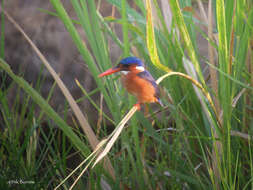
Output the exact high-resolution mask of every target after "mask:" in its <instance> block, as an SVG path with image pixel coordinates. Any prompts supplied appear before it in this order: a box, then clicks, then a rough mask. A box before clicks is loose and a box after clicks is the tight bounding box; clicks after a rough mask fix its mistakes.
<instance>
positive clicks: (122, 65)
mask: <svg viewBox="0 0 253 190" xmlns="http://www.w3.org/2000/svg"><path fill="white" fill-rule="evenodd" d="M144 70H145V68H144V64H143V62H142V61H141V60H140V59H139V58H137V57H127V58H124V59H122V60H121V61H120V62H119V64H118V65H117V66H115V67H113V68H111V69H108V70H107V71H105V72H103V73H101V74H100V75H99V77H103V76H107V75H111V74H113V73H116V72H119V71H121V72H122V73H123V74H127V73H128V72H136V73H139V72H142V71H144Z"/></svg>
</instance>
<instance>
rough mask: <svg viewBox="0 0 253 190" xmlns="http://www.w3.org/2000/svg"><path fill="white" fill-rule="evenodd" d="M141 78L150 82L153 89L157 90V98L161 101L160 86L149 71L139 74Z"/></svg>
mask: <svg viewBox="0 0 253 190" xmlns="http://www.w3.org/2000/svg"><path fill="white" fill-rule="evenodd" d="M137 75H138V76H139V77H141V78H143V79H145V80H147V81H149V82H150V83H151V84H152V85H153V87H154V88H155V96H156V97H157V98H158V99H159V96H160V90H159V87H158V85H157V84H156V82H155V79H154V78H153V77H152V75H151V74H150V73H149V72H148V71H143V72H140V73H138V74H137Z"/></svg>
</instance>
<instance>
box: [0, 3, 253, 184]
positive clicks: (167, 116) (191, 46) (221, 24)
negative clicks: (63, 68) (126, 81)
mask: <svg viewBox="0 0 253 190" xmlns="http://www.w3.org/2000/svg"><path fill="white" fill-rule="evenodd" d="M50 2H51V4H52V5H53V7H54V9H55V12H54V13H51V12H47V13H48V14H52V16H58V17H59V19H61V21H62V22H63V23H64V25H65V27H66V29H67V30H68V32H69V34H70V36H71V37H72V39H73V42H74V43H75V45H76V47H77V48H78V50H79V52H80V54H81V55H82V57H83V60H84V62H85V64H86V65H87V66H88V68H89V71H90V73H91V74H92V75H93V77H94V79H95V81H96V85H97V87H98V89H99V91H100V92H101V94H102V95H103V98H104V101H105V104H106V106H107V107H108V109H109V112H110V114H108V113H104V111H103V109H101V108H102V106H101V105H95V104H96V103H95V102H93V100H92V97H91V96H90V95H89V94H88V93H87V92H85V91H84V96H85V97H87V96H88V98H89V100H90V101H92V103H93V104H94V105H95V107H96V109H98V110H99V111H100V112H103V113H101V115H100V116H99V117H102V122H101V123H100V125H101V126H100V127H101V130H102V133H100V134H101V136H100V137H101V139H102V138H104V137H106V136H108V135H109V134H108V132H107V127H108V124H110V123H113V125H116V124H118V123H122V121H121V119H122V118H123V116H124V115H125V114H126V112H127V111H128V110H130V109H131V107H132V105H133V104H134V101H135V100H134V99H133V97H127V96H126V95H125V94H126V93H125V91H124V89H123V87H122V85H121V84H120V82H119V80H116V79H117V77H114V76H112V77H107V78H105V79H103V80H101V79H99V78H98V74H99V73H100V72H102V71H104V70H106V69H107V68H109V67H111V66H112V65H113V64H114V63H112V62H111V58H110V42H109V39H112V40H113V43H115V44H116V45H117V46H118V48H120V49H121V50H122V52H123V56H129V55H134V56H138V57H140V58H142V59H143V60H144V61H145V64H146V67H147V69H148V70H149V71H150V72H151V73H152V74H153V75H154V76H155V78H158V77H161V76H164V75H166V74H167V73H170V72H172V71H176V72H177V74H175V75H166V76H169V77H167V78H163V79H164V80H163V81H162V82H161V83H160V86H161V87H162V88H163V89H162V91H163V97H162V101H163V103H164V104H165V107H164V108H160V107H154V108H153V107H151V106H150V109H149V110H150V113H149V114H146V115H145V116H144V114H143V113H142V112H137V113H135V115H134V116H132V117H131V120H130V121H129V122H128V123H127V128H125V129H124V130H123V132H122V134H121V136H120V138H119V139H118V140H117V141H116V143H115V144H114V146H113V147H112V148H111V150H110V153H109V158H110V161H109V160H108V159H107V158H106V160H107V161H106V162H104V165H103V166H104V167H103V168H104V169H103V168H101V166H102V164H101V166H99V165H98V166H96V167H95V168H92V169H91V170H90V176H89V177H88V178H85V179H84V178H82V179H81V180H79V186H78V187H79V188H82V187H83V188H84V187H86V183H87V184H88V185H89V187H90V188H91V189H95V188H99V187H98V183H97V182H98V181H100V182H101V181H106V183H108V184H109V185H110V186H111V187H112V189H119V188H123V187H130V188H135V189H183V188H184V189H250V188H253V162H252V156H253V154H252V148H251V147H252V142H251V138H252V126H253V119H252V109H253V107H252V105H253V104H252V103H253V102H252V97H253V96H252V90H253V88H252V83H253V78H252V76H253V71H252V68H253V67H252V59H253V57H252V50H253V48H252V37H253V9H252V6H253V4H252V2H251V1H247V0H243V1H239V0H234V1H224V0H216V1H211V0H209V1H208V2H207V1H205V2H204V3H203V2H201V1H200V0H198V1H191V0H188V1H183V0H175V1H169V4H168V3H165V1H161V2H160V4H158V2H157V0H153V1H151V0H147V1H146V2H145V3H146V5H147V8H145V3H144V1H141V0H137V1H134V2H132V1H131V5H130V1H126V0H123V1H117V0H107V3H109V4H111V5H112V6H113V7H114V8H116V9H117V10H118V12H119V13H120V14H121V17H120V18H116V17H115V16H114V15H111V16H110V17H103V16H102V15H101V14H100V10H99V9H98V8H97V7H99V4H100V3H101V1H98V2H97V4H96V3H95V1H90V0H83V1H78V0H72V1H71V2H70V3H71V4H72V6H73V8H74V10H75V12H76V16H77V20H73V19H71V18H70V17H69V16H68V13H67V12H66V10H65V9H64V6H63V5H62V3H61V1H59V0H51V1H50ZM166 2H167V1H166ZM204 4H205V6H206V7H207V8H208V11H207V12H206V11H203V10H204V9H203V6H204ZM195 5H197V6H195ZM196 7H197V8H196ZM168 15H172V20H171V21H172V22H171V23H169V22H168V20H167V19H168ZM199 15H200V16H199ZM213 19H214V20H213ZM212 20H213V21H212ZM75 24H79V25H80V26H81V27H82V28H83V31H84V32H85V37H86V39H87V41H86V42H85V43H84V42H83V41H82V37H81V36H80V34H79V33H78V32H77V30H76V28H75ZM115 24H117V25H120V26H122V33H123V39H121V38H119V34H118V33H117V32H115V30H114V27H113V25H115ZM203 28H204V29H203ZM199 33H200V34H201V35H202V37H203V38H205V39H206V40H207V41H208V55H205V56H203V55H201V54H200V50H199V44H198V43H199V41H198V37H197V36H198V34H199ZM87 47H89V49H88V48H87ZM1 52H4V51H3V50H1ZM123 56H121V57H119V59H121V58H122V57H123ZM0 66H1V68H2V69H4V70H5V72H7V74H8V75H9V76H11V77H12V79H13V81H14V82H15V83H17V84H18V85H19V87H21V88H22V89H23V90H24V91H25V92H26V93H27V101H26V102H27V103H26V104H23V105H22V106H21V107H20V108H19V109H21V110H22V111H21V114H17V109H18V108H17V107H15V104H14V107H13V108H11V107H9V105H8V104H7V99H6V94H8V89H7V90H2V89H1V91H0V97H1V102H0V103H1V114H2V118H3V119H1V122H3V124H2V125H3V126H5V127H4V132H3V133H2V134H1V138H0V140H1V141H2V143H5V146H2V147H5V148H1V150H0V153H1V157H3V158H5V159H3V161H1V163H0V164H2V165H3V164H6V163H7V165H10V166H15V164H14V163H13V160H11V159H10V158H13V157H12V156H11V157H10V158H8V159H7V157H6V156H10V155H13V154H17V153H18V155H20V156H18V157H17V158H18V162H17V163H21V164H20V165H21V166H22V168H23V169H25V170H26V172H25V174H24V175H26V176H24V178H25V177H28V176H29V177H31V176H36V172H38V171H40V167H36V165H37V162H39V163H42V162H43V163H44V164H46V168H47V169H48V170H50V169H52V168H53V169H52V172H51V170H50V172H51V173H50V174H52V175H49V176H50V177H51V179H52V180H54V181H55V182H54V183H53V184H49V186H50V187H52V186H53V187H55V186H56V185H57V184H58V183H60V181H62V180H63V179H64V178H65V177H66V176H67V173H69V172H67V173H66V170H64V168H66V163H65V162H66V161H67V155H68V154H69V151H70V148H66V147H65V146H66V144H65V145H64V147H63V148H62V150H63V153H60V152H57V149H56V147H57V146H59V142H58V141H57V139H54V138H53V137H54V136H55V135H56V134H59V135H60V136H61V138H63V141H64V142H65V140H64V139H65V138H66V137H68V139H69V140H70V141H69V143H70V144H71V146H70V147H71V148H72V147H73V148H74V149H75V150H79V151H80V152H81V153H82V154H80V155H79V156H80V157H82V158H84V159H85V158H86V157H87V156H88V154H89V153H90V152H92V150H91V149H90V148H89V147H90V146H89V145H91V146H92V148H93V150H94V149H95V145H96V144H97V141H96V140H94V141H93V142H94V143H92V140H91V139H94V138H93V137H92V138H91V137H90V136H89V133H86V132H85V135H86V137H84V136H83V135H81V132H79V131H77V130H76V129H74V128H71V127H70V126H68V125H67V124H66V122H65V121H64V120H63V119H61V117H60V116H59V115H58V114H57V113H56V112H55V111H54V110H52V108H51V107H50V105H49V104H48V103H47V101H45V100H44V99H43V98H42V97H41V96H40V95H39V91H38V89H37V91H36V90H35V89H34V88H32V87H31V86H30V85H29V84H27V83H26V82H25V81H24V80H23V79H22V78H21V77H18V76H16V75H15V74H14V73H12V71H11V70H10V68H9V67H8V65H7V64H6V63H5V62H4V61H3V60H2V59H1V64H0ZM49 70H50V69H49ZM50 72H51V71H50ZM178 73H183V74H184V75H182V74H181V75H180V74H178ZM52 75H53V74H52ZM182 76H183V77H182ZM55 77H56V76H55ZM189 78H191V80H187V79H189ZM55 80H56V82H57V84H58V85H59V83H60V82H59V80H58V79H55ZM57 80H58V81H57ZM193 81H196V83H195V82H193ZM196 84H198V85H196ZM13 85H14V84H13ZM40 85H43V84H39V86H40ZM78 85H80V84H78ZM80 88H81V89H82V87H80ZM63 91H64V90H63ZM203 92H204V93H203ZM66 97H67V96H66ZM30 99H33V104H34V105H35V104H36V105H39V106H40V110H41V112H40V113H41V114H42V113H45V114H46V115H44V114H43V117H42V116H41V117H37V116H35V115H33V111H32V110H30V109H29V110H28V109H27V104H28V102H29V101H30ZM70 99H71V98H70V97H67V100H68V104H69V106H70V107H71V108H72V109H73V110H74V113H75V114H76V117H77V118H78V114H77V113H76V112H75V109H74V107H73V104H74V103H73V102H71V101H70ZM16 102H17V103H18V95H17V101H16ZM11 109H13V110H14V112H13V111H11ZM76 109H77V108H76ZM22 113H28V116H29V117H28V118H27V119H25V118H24V114H22ZM8 118H18V120H20V121H21V123H24V121H25V120H27V121H26V124H27V125H26V126H28V127H26V128H28V129H29V130H28V131H30V132H29V133H26V132H25V131H27V129H26V130H25V126H24V127H20V128H18V130H17V119H16V120H15V119H14V120H12V123H10V121H9V120H8ZM38 118H39V119H38ZM41 118H44V119H46V120H49V118H50V119H51V120H52V121H54V124H55V125H57V126H58V127H59V129H60V132H59V131H57V132H55V131H53V130H50V132H49V133H45V132H44V130H43V128H41V125H42V123H41ZM120 121H121V122H120ZM79 122H80V120H79ZM49 123H51V122H49ZM81 123H82V122H80V125H81ZM85 127H89V124H88V123H87V124H85V126H84V128H85ZM15 129H16V130H15ZM38 130H39V131H40V133H38ZM84 131H85V129H84ZM21 134H22V135H23V136H24V139H25V140H24V142H25V143H24V145H23V146H22V147H21V143H20V135H21ZM38 135H40V136H41V138H42V139H44V142H45V144H46V145H47V147H46V146H41V149H42V150H44V151H41V153H40V154H39V155H36V158H40V159H35V153H36V152H38V150H37V148H38V147H40V146H38V144H39V143H38V142H36V140H34V139H38V138H34V136H37V137H38ZM86 138H87V139H89V140H87V139H86ZM29 139H30V140H29ZM31 139H32V140H31ZM12 142H14V143H12ZM102 142H103V143H104V141H102ZM20 147H21V148H20ZM9 150H12V151H9ZM20 150H21V151H20ZM48 151H49V152H50V153H48ZM23 152H27V154H26V155H23V154H22V153H23ZM21 155H22V156H21ZM59 155H64V156H61V157H60V160H59V163H58V162H57V164H56V163H55V162H54V161H52V160H57V158H58V159H59ZM46 157H47V159H46ZM25 159H26V160H25ZM17 163H16V164H17ZM110 163H112V166H113V167H111V165H110ZM55 165H57V167H56V168H55V167H53V166H55ZM29 168H30V170H29ZM81 168H82V169H83V167H81ZM3 171H5V170H3ZM8 171H9V170H8V168H6V176H8V177H10V176H11V174H9V173H8ZM17 171H18V172H19V175H21V174H22V172H21V169H20V168H19V169H18V170H17ZM29 172H30V173H29ZM79 173H81V171H80V172H79ZM4 175H5V174H4ZM4 175H3V174H1V176H4ZM49 176H45V181H46V180H47V179H48V177H49ZM21 177H23V176H21ZM29 179H30V178H29ZM40 179H41V178H40ZM42 179H43V177H42ZM73 179H75V177H74V176H73ZM71 183H72V180H71V179H70V180H67V183H64V187H67V188H69V187H70V185H71ZM101 184H103V183H102V182H101ZM88 185H87V186H88ZM101 186H103V185H101Z"/></svg>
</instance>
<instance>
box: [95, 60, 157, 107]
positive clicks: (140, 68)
mask: <svg viewBox="0 0 253 190" xmlns="http://www.w3.org/2000/svg"><path fill="white" fill-rule="evenodd" d="M116 72H121V73H122V75H121V78H122V83H123V85H124V86H125V88H126V89H127V91H128V92H129V93H130V94H132V95H134V96H135V97H136V98H137V101H138V103H137V104H135V106H137V107H138V109H139V110H140V105H141V104H144V103H153V102H155V103H159V104H160V105H161V106H162V102H161V100H160V98H159V96H160V91H159V88H158V85H157V84H156V82H155V80H154V78H153V77H152V75H151V74H150V73H149V72H148V71H147V70H146V69H145V67H144V64H143V62H142V61H141V60H140V59H139V58H137V57H126V58H124V59H122V60H121V61H120V62H119V64H118V65H117V66H115V67H113V68H111V69H108V70H107V71H105V72H103V73H101V74H100V75H99V77H103V76H107V75H110V74H113V73H116Z"/></svg>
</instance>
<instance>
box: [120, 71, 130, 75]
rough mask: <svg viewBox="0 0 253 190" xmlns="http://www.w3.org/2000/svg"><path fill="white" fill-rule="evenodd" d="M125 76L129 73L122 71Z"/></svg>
mask: <svg viewBox="0 0 253 190" xmlns="http://www.w3.org/2000/svg"><path fill="white" fill-rule="evenodd" d="M120 72H121V73H122V74H123V75H127V74H128V73H129V71H120Z"/></svg>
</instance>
